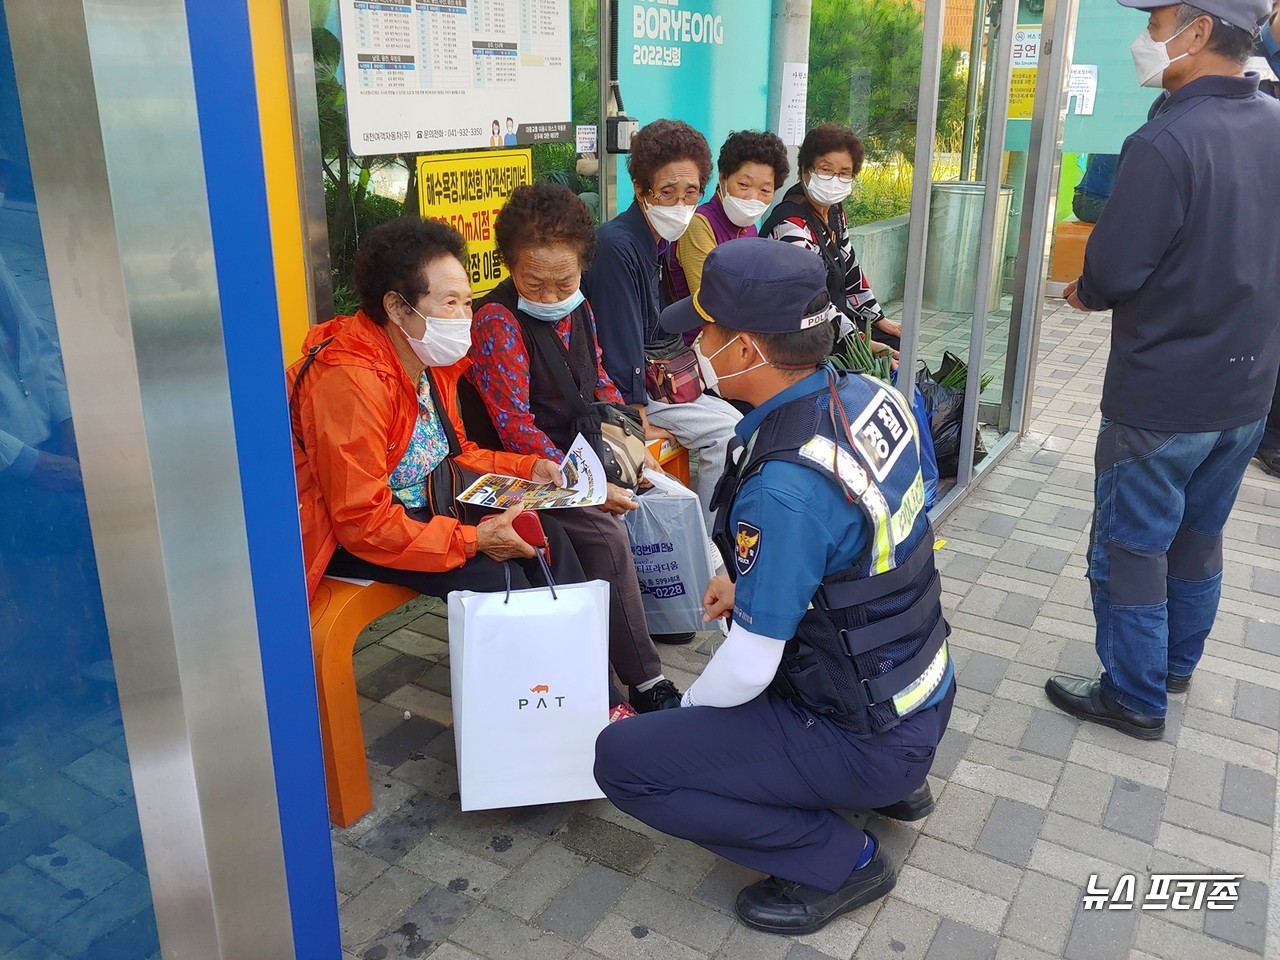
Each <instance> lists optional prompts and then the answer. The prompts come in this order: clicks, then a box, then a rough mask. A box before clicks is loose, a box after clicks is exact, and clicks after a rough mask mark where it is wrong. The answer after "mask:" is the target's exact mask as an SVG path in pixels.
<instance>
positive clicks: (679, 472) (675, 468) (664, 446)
mask: <svg viewBox="0 0 1280 960" xmlns="http://www.w3.org/2000/svg"><path fill="white" fill-rule="evenodd" d="M648 447H649V452H650V453H652V454H653V457H654V459H655V460H657V461H658V464H659V465H660V466H661V467H662V469H663V470H665V471H667V473H669V474H671V475H672V476H673V477H675V478H676V479H677V480H679V481H680V482H681V483H683V484H684V485H685V486H686V487H687V486H689V451H688V450H686V449H685V448H684V447H682V446H680V444H678V443H675V444H673V443H671V442H670V441H669V440H650V441H649V443H648Z"/></svg>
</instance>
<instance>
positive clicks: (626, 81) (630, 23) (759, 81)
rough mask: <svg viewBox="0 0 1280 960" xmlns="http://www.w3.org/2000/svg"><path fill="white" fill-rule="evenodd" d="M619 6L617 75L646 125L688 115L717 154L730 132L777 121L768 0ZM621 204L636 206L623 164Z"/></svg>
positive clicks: (631, 109)
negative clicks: (771, 110) (772, 105)
mask: <svg viewBox="0 0 1280 960" xmlns="http://www.w3.org/2000/svg"><path fill="white" fill-rule="evenodd" d="M616 9H617V11H618V80H619V82H620V84H621V87H622V96H623V102H624V103H625V104H626V108H627V113H628V114H630V115H631V116H633V117H635V118H636V119H638V120H639V121H640V123H641V125H642V126H643V125H644V124H646V123H650V122H652V121H654V120H658V119H660V118H662V117H666V118H669V119H672V120H683V121H685V122H686V123H688V124H689V125H690V126H692V127H694V128H695V129H697V130H700V131H701V132H702V134H703V135H704V136H705V137H706V138H707V141H708V143H709V144H710V145H711V156H712V157H715V156H716V155H717V154H718V153H719V152H720V145H721V144H722V143H724V140H725V137H727V136H728V135H729V134H730V133H731V132H732V131H734V130H765V129H769V128H770V127H771V126H772V121H773V119H776V118H771V117H769V115H768V114H769V70H768V63H769V36H770V33H769V31H770V25H771V23H772V15H771V14H772V5H771V2H770V0H617V5H616ZM691 91H696V93H694V92H691ZM714 182H715V176H714V174H713V175H712V183H713V184H714ZM712 189H713V188H712V187H708V190H707V193H708V195H710V192H711V190H712ZM617 203H618V210H624V209H626V207H627V206H628V205H629V204H630V203H631V182H630V181H629V180H628V179H627V175H626V171H625V169H624V168H622V167H621V166H620V167H619V173H618V193H617Z"/></svg>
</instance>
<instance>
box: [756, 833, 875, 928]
mask: <svg viewBox="0 0 1280 960" xmlns="http://www.w3.org/2000/svg"><path fill="white" fill-rule="evenodd" d="M897 882H898V878H897V875H896V874H895V873H894V872H893V867H892V865H890V863H889V861H888V860H886V859H884V857H882V856H881V855H880V853H879V852H878V851H877V853H876V855H875V856H874V857H872V858H871V862H870V863H868V864H867V865H866V866H865V867H862V868H860V869H858V870H855V871H853V873H851V874H850V875H849V879H848V881H846V882H845V885H844V886H843V887H841V888H840V889H839V890H837V891H835V892H834V893H828V892H827V891H826V890H823V889H821V888H820V887H811V886H809V885H808V884H807V883H798V882H797V881H795V880H783V879H781V878H779V877H765V879H763V880H761V881H760V882H759V883H753V884H752V885H751V886H749V887H744V888H743V889H742V891H741V892H740V893H739V894H738V902H737V903H736V904H734V910H735V911H736V912H737V914H738V919H739V920H741V921H742V922H743V923H745V924H746V925H747V926H748V927H751V928H752V929H753V930H763V931H764V932H765V933H783V934H787V935H789V936H803V935H804V934H806V933H813V932H814V931H816V930H821V929H822V928H823V927H825V926H826V925H827V924H828V923H830V922H831V921H832V920H834V919H835V918H836V917H838V916H840V915H841V914H844V913H848V912H849V911H850V910H856V909H858V907H861V906H864V905H865V904H868V903H871V902H872V901H874V900H879V899H880V898H881V897H883V896H884V895H885V894H887V893H888V892H889V891H890V890H892V889H893V886H894V884H895V883H897Z"/></svg>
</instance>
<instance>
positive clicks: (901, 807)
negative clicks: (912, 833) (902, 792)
mask: <svg viewBox="0 0 1280 960" xmlns="http://www.w3.org/2000/svg"><path fill="white" fill-rule="evenodd" d="M871 812H872V813H878V814H880V816H882V817H888V818H889V819H890V820H901V821H903V822H905V823H910V822H912V821H914V820H923V819H924V818H925V817H927V816H928V815H929V814H931V813H933V791H932V790H930V789H929V781H928V780H926V781H925V782H924V783H923V784H922V785H920V786H919V787H916V789H914V790H912V791H911V792H910V793H909V794H907V796H906V797H904V798H903V799H901V800H899V801H898V802H897V803H891V804H889V806H887V807H876V808H875V809H874V810H872V811H871Z"/></svg>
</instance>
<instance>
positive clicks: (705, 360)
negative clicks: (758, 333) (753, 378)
mask: <svg viewBox="0 0 1280 960" xmlns="http://www.w3.org/2000/svg"><path fill="white" fill-rule="evenodd" d="M741 336H742V334H740V333H739V334H735V335H734V337H733V340H730V341H729V342H728V343H726V344H724V345H723V346H721V347H720V349H719V350H717V351H716V352H715V353H713V354H711V356H709V357H708V356H706V355H704V354H703V352H702V337H698V339H697V340H695V341H693V352H694V354H695V355H696V356H697V358H698V367H699V368H700V369H701V370H702V379H703V380H704V381H705V382H706V385H707V389H708V390H715V389H716V387H717V386H718V385H719V384H721V383H724V381H726V380H732V379H733V378H734V377H740V376H742V375H743V374H744V373H750V372H751V371H752V370H757V369H759V368H760V367H765V366H768V365H769V361H768V360H766V359H765V358H764V354H763V353H761V352H760V347H759V346H757V345H756V344H755V343H752V344H751V346H752V347H754V348H755V351H756V356H757V357H759V358H760V362H759V363H757V364H755V365H754V366H750V367H747V369H745V370H739V371H738V372H737V373H725V374H720V373H716V368H715V364H713V363H712V362H711V361H712V360H714V359H715V358H716V357H718V356H720V354H722V353H724V352H725V350H727V349H728V348H729V345H730V344H732V343H733V341H734V340H738V339H739V338H741ZM722 395H723V394H722Z"/></svg>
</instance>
